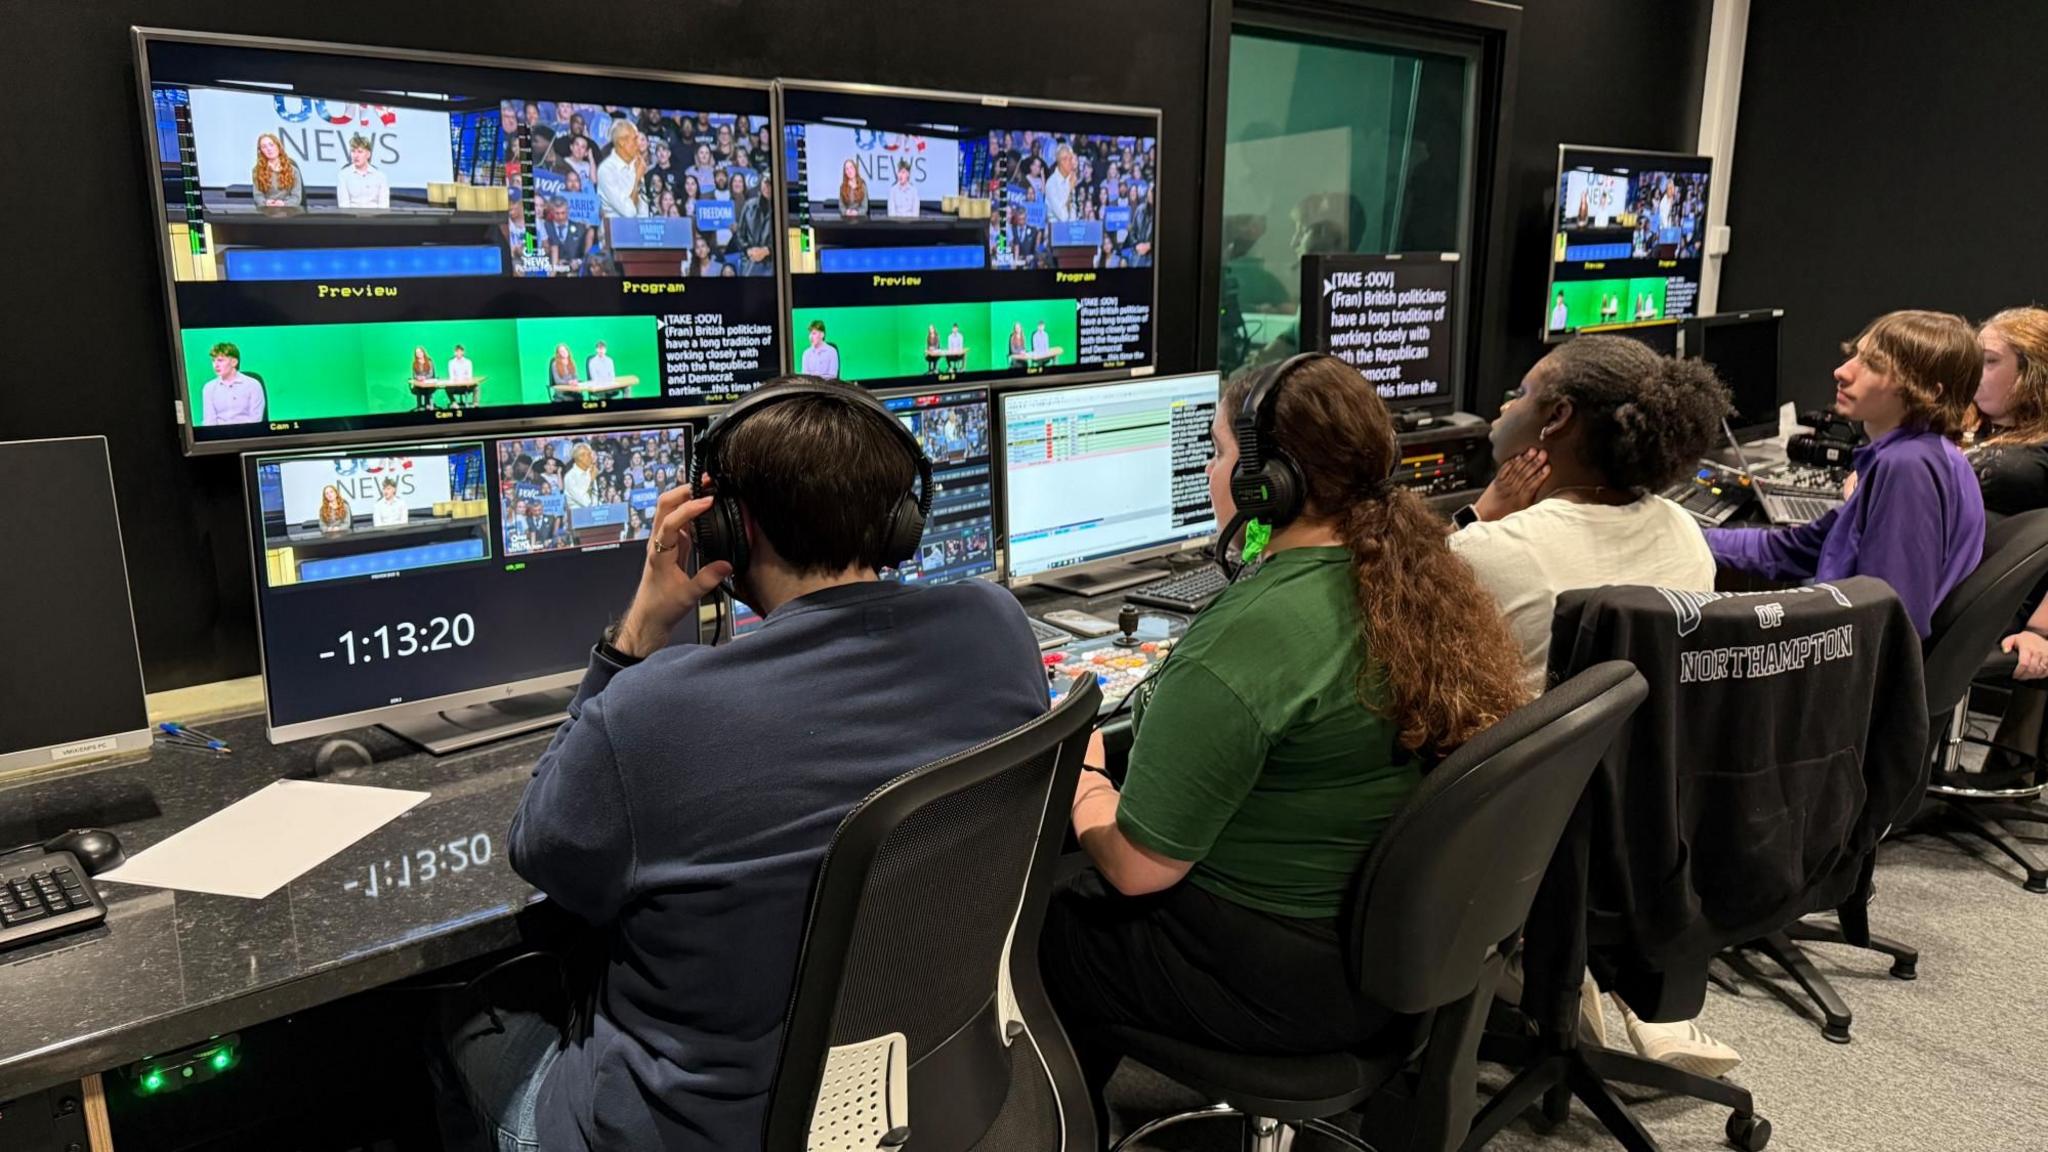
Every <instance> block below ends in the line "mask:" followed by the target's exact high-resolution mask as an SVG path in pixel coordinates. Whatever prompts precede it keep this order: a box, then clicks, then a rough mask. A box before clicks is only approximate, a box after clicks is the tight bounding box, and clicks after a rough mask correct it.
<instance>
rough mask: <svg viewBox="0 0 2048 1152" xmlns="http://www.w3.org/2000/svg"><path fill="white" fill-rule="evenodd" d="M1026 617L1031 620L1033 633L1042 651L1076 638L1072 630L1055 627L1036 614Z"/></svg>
mask: <svg viewBox="0 0 2048 1152" xmlns="http://www.w3.org/2000/svg"><path fill="white" fill-rule="evenodd" d="M1025 619H1026V620H1029V621H1031V635H1032V636H1034V637H1036V638H1037V639H1038V647H1039V649H1040V650H1041V651H1042V650H1044V649H1047V648H1057V647H1059V646H1060V645H1062V644H1065V643H1068V642H1069V641H1071V640H1073V638H1074V634H1073V633H1072V632H1068V631H1065V630H1063V629H1059V628H1055V627H1053V626H1052V625H1050V624H1047V623H1046V622H1045V621H1043V620H1040V619H1039V618H1038V617H1036V616H1026V617H1025Z"/></svg>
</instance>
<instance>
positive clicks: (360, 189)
mask: <svg viewBox="0 0 2048 1152" xmlns="http://www.w3.org/2000/svg"><path fill="white" fill-rule="evenodd" d="M370 147H371V142H370V138H369V137H368V136H365V135H363V134H362V133H361V132H358V133H356V134H355V135H353V136H351V137H349V138H348V166H347V167H345V168H343V169H342V170H341V172H340V173H339V174H337V175H336V176H335V177H334V202H335V203H336V204H338V205H340V206H341V207H343V208H389V207H391V185H390V183H389V182H388V181H386V180H385V179H384V173H382V172H379V171H378V170H377V167H376V165H374V164H371V163H370Z"/></svg>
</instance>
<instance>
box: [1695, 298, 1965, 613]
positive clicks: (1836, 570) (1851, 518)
mask: <svg viewBox="0 0 2048 1152" xmlns="http://www.w3.org/2000/svg"><path fill="white" fill-rule="evenodd" d="M1843 352H1844V353H1846V354H1847V356H1848V357H1849V358H1848V360H1847V361H1846V362H1844V363H1843V364H1842V366H1841V367H1839V368H1837V369H1835V411H1836V412H1838V413H1840V414H1841V415H1843V416H1846V417H1848V418H1849V419H1851V420H1859V421H1861V422H1862V423H1863V430H1864V431H1865V432H1867V433H1868V434H1869V435H1870V443H1869V444H1868V445H1866V446H1865V447H1863V448H1860V449H1858V450H1857V452H1856V455H1855V457H1854V459H1853V462H1854V465H1855V473H1854V475H1853V476H1852V477H1851V479H1852V480H1854V481H1855V486H1854V487H1853V488H1852V489H1851V491H1850V495H1849V500H1848V503H1846V504H1843V505H1842V506H1841V507H1839V508H1836V509H1834V510H1833V511H1831V512H1829V513H1828V514H1827V515H1825V516H1822V517H1821V518H1820V519H1818V520H1815V521H1813V522H1812V523H1809V524H1802V525H1800V526H1799V527H1797V528H1716V529H1711V530H1709V531H1708V532H1707V548H1708V549H1709V550H1710V551H1712V552H1713V554H1714V559H1715V561H1716V562H1717V563H1719V564H1721V565H1725V566H1727V567H1730V568H1738V569H1742V570H1744V571H1749V572H1755V573H1757V574H1758V575H1761V576H1764V577H1767V578H1770V579H1776V580H1822V581H1825V580H1839V579H1841V578H1843V577H1845V576H1875V577H1877V578H1878V579H1880V580H1883V581H1884V582H1885V583H1887V584H1890V585H1891V586H1892V590H1893V591H1895V592H1897V593H1898V594H1899V600H1900V601H1901V602H1902V603H1904V604H1905V606H1906V613H1907V615H1909V616H1911V617H1912V618H1913V627H1915V628H1917V629H1919V631H1920V638H1921V639H1923V640H1925V639H1926V638H1927V634H1928V631H1929V627H1930V624H1931V622H1932V621H1933V618H1934V609H1935V608H1936V607H1937V606H1939V605H1940V603H1941V601H1942V598H1943V597H1945V596H1947V595H1948V594H1949V591H1950V590H1951V589H1953V588H1954V587H1955V586H1956V585H1957V584H1960V583H1962V580H1963V577H1965V576H1968V575H1969V574H1970V572H1971V571H1972V570H1973V569H1975V568H1976V567H1977V562H1978V561H1979V560H1980V559H1982V558H1983V552H1984V495H1983V492H1982V491H1981V490H1980V489H1979V488H1978V486H1977V478H1976V476H1975V474H1974V473H1972V472H1971V470H1970V463H1969V461H1968V460H1967V459H1965V458H1964V456H1963V453H1962V451H1961V450H1960V449H1958V448H1957V447H1956V445H1955V442H1954V441H1955V438H1956V437H1958V436H1960V435H1962V429H1963V418H1964V415H1965V414H1966V413H1967V411H1968V410H1969V406H1970V397H1971V396H1972V395H1974V394H1975V392H1976V389H1977V382H1978V380H1979V379H1980V378H1981V377H1982V376H1983V373H1984V353H1983V349H1982V348H1981V347H1980V346H1979V345H1978V343H1977V334H1976V332H1975V330H1973V329H1972V328H1971V327H1970V324H1969V322H1968V321H1967V320H1964V319H1963V318H1962V317H1960V316H1951V315H1949V314H1947V313H1944V312H1892V313H1889V314H1887V315H1884V316H1880V317H1878V318H1877V319H1876V320H1873V321H1871V324H1870V327H1868V328H1866V329H1864V330H1863V334H1862V335H1861V336H1859V337H1857V338H1856V342H1855V343H1854V344H1851V345H1848V346H1846V347H1845V348H1844V349H1843Z"/></svg>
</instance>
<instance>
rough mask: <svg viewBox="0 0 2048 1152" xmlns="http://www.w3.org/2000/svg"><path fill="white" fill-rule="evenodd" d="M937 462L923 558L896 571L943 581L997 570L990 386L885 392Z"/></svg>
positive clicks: (921, 552) (899, 416)
mask: <svg viewBox="0 0 2048 1152" xmlns="http://www.w3.org/2000/svg"><path fill="white" fill-rule="evenodd" d="M882 403H883V405H884V406H885V407H887V408H888V409H889V411H891V412H893V413H895V414H896V418H897V419H899V420H901V421H902V422H903V426H904V427H905V428H908V429H909V430H910V433H911V435H913V436H915V437H917V442H918V443H919V444H922V445H924V452H925V455H926V456H929V457H930V458H931V461H932V512H931V516H930V517H929V518H928V519H927V520H926V521H925V527H924V539H923V541H922V542H921V543H920V544H919V545H918V550H917V555H915V556H913V557H911V559H910V562H909V563H907V564H905V565H903V566H902V567H901V568H899V569H897V570H896V571H895V575H896V577H897V578H898V579H901V580H904V581H906V582H923V583H933V584H944V583H947V582H950V581H953V580H967V579H972V578H973V577H976V576H989V575H992V574H994V572H995V570H996V549H995V496H994V485H993V483H992V482H991V479H990V468H989V435H988V430H989V410H988V390H987V389H985V388H965V389H951V390H947V391H934V392H923V393H917V394H912V395H899V396H889V397H884V398H883V400H882Z"/></svg>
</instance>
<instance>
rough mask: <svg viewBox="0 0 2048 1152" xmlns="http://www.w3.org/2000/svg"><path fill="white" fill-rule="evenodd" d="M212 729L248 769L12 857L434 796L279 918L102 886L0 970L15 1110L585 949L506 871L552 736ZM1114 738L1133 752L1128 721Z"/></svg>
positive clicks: (157, 789)
mask: <svg viewBox="0 0 2048 1152" xmlns="http://www.w3.org/2000/svg"><path fill="white" fill-rule="evenodd" d="M1161 574H1162V575H1164V574H1165V571H1164V569H1163V567H1162V569H1161ZM1020 592H1021V594H1020V596H1019V599H1020V600H1021V601H1022V602H1023V603H1024V606H1025V608H1026V609H1027V610H1028V611H1030V612H1032V613H1033V614H1043V613H1044V612H1047V611H1050V610H1053V609H1057V608H1079V609H1082V610H1084V611H1089V612H1092V613H1094V614H1096V615H1098V616H1102V617H1104V618H1106V619H1109V620H1112V621H1113V620H1115V618H1116V614H1117V609H1118V608H1119V607H1120V606H1121V605H1122V604H1123V596H1122V594H1121V593H1111V594H1109V595H1106V596H1100V597H1095V598H1093V599H1083V598H1081V597H1076V596H1071V595H1067V594H1064V593H1060V592H1057V591H1054V590H1051V589H1043V588H1031V589H1025V590H1020ZM1144 611H1145V612H1146V614H1147V615H1171V614H1165V613H1160V612H1159V610H1157V609H1145V610H1144ZM1176 622H1177V618H1176ZM1172 631H1173V632H1174V633H1175V634H1178V632H1179V631H1180V628H1179V627H1178V626H1176V627H1174V628H1173V629H1172ZM206 729H207V731H208V732H210V733H213V734H214V735H218V736H220V737H222V738H224V739H226V740H227V741H228V742H229V743H230V744H231V745H233V747H234V748H235V751H234V753H233V754H231V755H228V756H216V755H213V754H210V753H207V754H202V753H199V752H191V751H185V750H181V749H167V748H162V747H159V748H158V749H157V751H156V752H155V753H154V754H153V755H152V756H151V757H150V759H148V760H146V761H142V762H137V763H131V764H121V765H116V766H114V767H109V768H104V769H101V770H98V771H94V772H87V773H84V774H81V775H77V776H71V777H67V778H63V779H57V780H50V781H44V782H34V783H27V784H21V785H16V786H13V787H10V788H5V789H0V847H5V846H9V845H14V844H20V843H25V842H29V841H41V840H45V839H48V838H49V837H51V836H54V835H55V834H57V833H58V832H61V831H64V830H65V829H67V828H73V827H96V828H105V829H107V830H109V831H111V832H113V833H114V834H115V835H116V836H118V837H120V839H121V846H122V848H123V849H124V850H125V851H126V852H127V853H128V854H130V855H131V856H132V855H134V854H135V853H137V852H140V851H141V850H143V849H145V848H148V847H149V846H150V845H152V844H155V843H157V842H158V841H160V840H163V839H164V838H165V837H167V836H170V835H171V834H173V833H175V832H178V831H180V830H182V829H184V828H187V827H189V826H191V825H192V824H195V823H197V822H198V821H199V820H201V819H203V818H204V817H206V816H208V815H210V814H212V813H214V812H217V811H219V810H220V809H222V808H224V807H226V806H227V805H229V804H232V803H234V802H235V801H236V800H239V799H241V798H242V797H244V796H247V795H249V794H250V793H252V792H255V791H256V790H257V789H259V788H262V787H264V786H265V785H267V784H269V783H270V782H271V781H273V780H276V779H279V778H281V777H285V776H297V777H304V778H312V779H319V780H323V781H327V782H330V783H336V784H362V785H370V786H374V787H385V788H405V789H414V790H418V791H424V792H429V793H431V794H432V795H431V796H430V797H429V798H428V799H427V800H426V801H424V802H422V803H421V804H419V805H418V806H417V807H415V808H413V809H412V810H411V811H410V812H407V813H406V814H405V815H403V816H401V817H399V818H398V819H397V820H395V821H393V822H391V823H390V824H387V825H385V826H384V827H383V828H380V829H378V830H377V831H376V832H373V833H371V834H370V835H369V836H368V837H366V838H364V839H363V840H360V841H358V842H357V843H355V844H354V845H351V846H350V847H349V848H347V849H346V850H344V851H342V852H341V853H340V854H339V855H337V856H335V857H334V858H332V859H330V860H328V861H327V862H325V863H323V864H321V865H320V866H319V867H316V868H314V869H313V870H311V871H310V872H307V873H306V874H305V875H303V876H301V877H300V878H299V879H297V880H295V881H293V882H292V883H291V884H288V885H286V886H285V887H284V888H282V889H280V890H278V891H277V892H276V893H274V894H272V895H271V896H269V897H268V898H266V899H263V900H246V899H241V898H238V897H232V896H213V895H207V894H204V893H192V892H173V891H170V890H167V889H161V888H144V887H138V886H132V885H127V884H112V883H108V884H102V885H100V892H101V895H103V896H104V897H105V898H106V901H107V908H108V912H107V921H106V923H105V924H103V925H101V926H100V927H97V928H94V929H92V930H90V931H87V932H79V933H73V934H71V935H68V936H60V937H57V938H55V939H53V940H48V941H44V942H43V943H40V944H35V945H32V946H29V947H26V948H20V949H16V950H13V951H10V952H4V953H0V1100H8V1099H12V1098H14V1097H17V1096H21V1095H25V1094H27V1093H29V1092H33V1091H35V1090H37V1089H39V1088H43V1087H47V1086H50V1085H53V1084H59V1083H62V1082H64V1081H67V1080H73V1079H76V1078H78V1077H80V1076H85V1075H88V1074H91V1073H94V1072H99V1071H104V1070H106V1069H109V1068H114V1067H119V1066H121V1065H124V1064H127V1063H129V1062H131V1061H135V1060H140V1059H143V1058H144V1057H147V1056H151V1055H154V1054H157V1053H161V1052H167V1051H172V1050H175V1049H178V1048H181V1047H184V1046H185V1045H188V1044H195V1043H198V1042H200V1041H203V1040H205V1039H207V1038H208V1037H211V1036H217V1035H220V1034H223V1033H226V1032H230V1031H233V1030H235V1029H239V1028H247V1027H250V1026H252V1025H255V1024H258V1023H261V1022H263V1021H265V1020H273V1019H276V1018H278V1017H281V1016H285V1015H288V1014H290V1013H293V1012H300V1011H304V1010H306V1009H307V1008H310V1007H313V1006H314V1005H318V1004H324V1003H327V1002H330V1001H334V1000H339V999H342V998H343V997H346V996H350V995H353V994H355V993H357V992H361V991H364V990H366V989H369V988H374V987H377V986H379V985H382V984H388V983H391V982H392V981H395V980H401V979H404V978H406V977H409V976H413V975H416V974H419V973H422V972H428V971H431V970H433V969H436V968H443V967H446V966H448V965H451V964H457V963H460V962H462V961H465V960H470V959H474V958H476V957H479V956H484V955H488V954H490V953H493V952H497V951H500V950H502V949H506V948H510V947H513V946H515V945H520V944H530V945H538V944H544V943H548V942H551V941H559V940H561V939H563V938H564V937H565V936H567V935H568V934H569V933H571V932H573V930H574V928H573V925H572V924H571V923H570V922H569V921H568V919H567V918H566V917H562V916H561V915H560V914H559V913H552V912H550V911H549V910H548V909H547V908H546V907H545V905H544V904H540V903H538V902H540V901H541V900H542V897H541V896H540V894H539V893H538V892H536V891H535V890H534V889H533V888H532V887H531V886H530V885H528V884H527V883H526V882H525V881H524V880H521V879H520V878H519V877H518V876H517V875H516V874H514V873H513V871H512V868H511V864H510V862H509V861H508V860H507V858H506V850H507V849H506V844H505V834H506V831H507V829H508V828H509V827H510V825H511V822H512V813H513V811H514V810H515V809H516V808H517V807H518V805H519V797H520V795H521V794H522V793H523V792H524V790H525V787H526V781H527V779H528V777H529V776H531V774H532V771H533V762H534V760H535V759H536V758H537V757H538V756H539V755H540V753H541V750H542V749H543V748H545V747H546V744H547V741H548V739H549V737H550V734H549V733H545V732H544V733H538V734H535V735H533V736H529V737H525V738H522V739H518V740H511V741H506V742H504V743H501V744H495V745H490V746H487V747H484V748H480V749H477V750H475V751H473V752H467V753H461V754H457V755H454V756H448V757H443V758H439V759H437V758H435V757H432V756H429V755H427V754H425V753H422V752H416V751H413V750H411V747H410V745H406V744H404V743H402V742H400V741H399V740H397V739H396V738H395V737H391V736H388V735H385V734H383V733H382V732H381V731H378V730H374V729H371V730H364V731H358V732H352V733H349V734H348V735H349V736H350V737H352V738H354V739H357V740H360V741H362V742H363V743H364V744H365V745H366V746H368V747H369V749H370V750H371V752H372V753H373V755H374V756H375V758H376V763H374V764H371V765H368V766H362V767H356V766H345V767H337V768H335V769H334V770H332V771H330V772H327V773H324V774H320V775H317V776H316V775H314V767H313V754H314V750H315V748H316V747H317V746H318V742H315V741H305V742H301V743H297V744H288V745H284V746H282V747H273V746H271V745H270V744H268V743H266V742H265V741H264V738H263V720H262V717H260V716H251V717H245V718H243V719H239V720H232V721H226V722H223V723H219V724H209V725H206ZM1105 735H1106V736H1107V737H1108V738H1109V739H1110V741H1111V746H1112V748H1113V749H1117V748H1120V747H1123V746H1127V744H1128V741H1129V738H1130V737H1129V717H1128V715H1126V716H1121V717H1118V718H1117V719H1116V720H1115V721H1113V722H1112V724H1111V725H1110V726H1109V727H1108V728H1107V729H1105ZM456 845H460V846H461V847H460V849H458V848H456V847H455V846H456Z"/></svg>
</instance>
